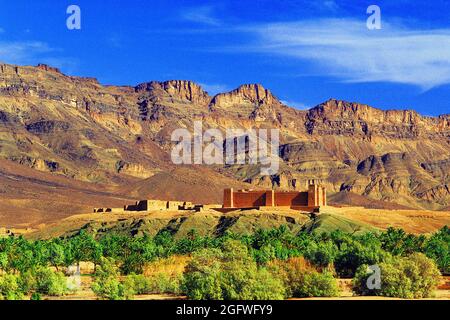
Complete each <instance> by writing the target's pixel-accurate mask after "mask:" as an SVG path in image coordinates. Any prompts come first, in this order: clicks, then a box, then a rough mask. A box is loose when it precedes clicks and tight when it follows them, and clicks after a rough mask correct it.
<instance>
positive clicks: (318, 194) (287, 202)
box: [223, 180, 327, 211]
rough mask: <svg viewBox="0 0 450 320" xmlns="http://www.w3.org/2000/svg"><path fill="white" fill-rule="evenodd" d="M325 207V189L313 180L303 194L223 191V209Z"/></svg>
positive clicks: (307, 209) (265, 191)
mask: <svg viewBox="0 0 450 320" xmlns="http://www.w3.org/2000/svg"><path fill="white" fill-rule="evenodd" d="M326 205H327V192H326V189H325V187H323V186H321V185H320V184H318V183H317V182H316V181H315V180H310V181H308V191H304V192H297V191H295V192H292V191H275V190H258V191H255V190H238V191H234V190H233V189H225V190H224V195H223V209H251V208H260V207H290V208H291V209H295V210H306V211H317V210H319V209H320V207H323V206H326Z"/></svg>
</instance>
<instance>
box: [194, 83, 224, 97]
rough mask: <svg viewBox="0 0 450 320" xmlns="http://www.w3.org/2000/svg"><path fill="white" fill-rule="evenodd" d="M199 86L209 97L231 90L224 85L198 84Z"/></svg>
mask: <svg viewBox="0 0 450 320" xmlns="http://www.w3.org/2000/svg"><path fill="white" fill-rule="evenodd" d="M200 86H201V87H202V88H203V89H204V90H205V91H206V92H208V93H209V94H210V95H216V94H218V93H224V92H228V91H230V90H231V88H230V87H229V86H227V85H225V84H211V83H200Z"/></svg>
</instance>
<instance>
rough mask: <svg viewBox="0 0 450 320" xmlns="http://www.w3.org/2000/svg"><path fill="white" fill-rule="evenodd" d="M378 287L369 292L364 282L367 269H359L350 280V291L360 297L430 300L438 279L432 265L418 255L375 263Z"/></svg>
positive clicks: (432, 263)
mask: <svg viewBox="0 0 450 320" xmlns="http://www.w3.org/2000/svg"><path fill="white" fill-rule="evenodd" d="M379 267H380V272H381V274H380V276H381V288H380V289H369V288H368V287H367V280H368V278H369V277H370V276H371V273H370V272H368V266H367V265H363V266H361V267H360V268H359V269H358V270H357V272H356V274H355V278H354V279H353V290H354V291H355V293H357V294H361V295H376V296H386V297H398V298H406V299H413V298H415V299H419V298H428V297H431V296H432V294H433V291H434V290H435V289H436V286H437V284H438V283H439V280H440V273H439V270H438V269H437V267H436V265H435V263H434V262H433V261H432V260H431V259H429V258H427V257H426V256H425V255H423V254H421V253H414V254H412V255H410V256H408V257H406V258H400V257H396V258H392V259H391V261H389V262H384V263H380V264H379Z"/></svg>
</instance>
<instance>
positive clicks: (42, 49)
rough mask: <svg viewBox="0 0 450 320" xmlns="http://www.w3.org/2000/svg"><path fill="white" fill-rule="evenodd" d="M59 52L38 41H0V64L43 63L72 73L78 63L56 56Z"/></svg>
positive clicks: (68, 58) (71, 59) (74, 60)
mask: <svg viewBox="0 0 450 320" xmlns="http://www.w3.org/2000/svg"><path fill="white" fill-rule="evenodd" d="M60 51H61V50H59V49H55V48H52V47H50V46H49V45H48V44H47V43H45V42H40V41H15V42H10V41H0V61H1V62H5V63H9V64H16V65H36V64H38V63H45V64H49V65H51V66H53V67H57V68H60V69H62V68H64V69H65V72H68V73H73V72H74V71H75V70H76V69H77V65H78V61H77V60H76V59H73V58H70V57H61V56H58V54H57V53H58V52H60Z"/></svg>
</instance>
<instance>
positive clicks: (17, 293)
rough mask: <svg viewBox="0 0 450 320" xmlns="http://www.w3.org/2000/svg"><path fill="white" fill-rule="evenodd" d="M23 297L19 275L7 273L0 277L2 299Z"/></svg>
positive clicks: (0, 295)
mask: <svg viewBox="0 0 450 320" xmlns="http://www.w3.org/2000/svg"><path fill="white" fill-rule="evenodd" d="M23 297H24V296H23V293H22V291H21V290H20V286H19V279H18V277H17V276H15V275H12V274H5V275H3V276H1V277H0V300H21V299H23Z"/></svg>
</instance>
